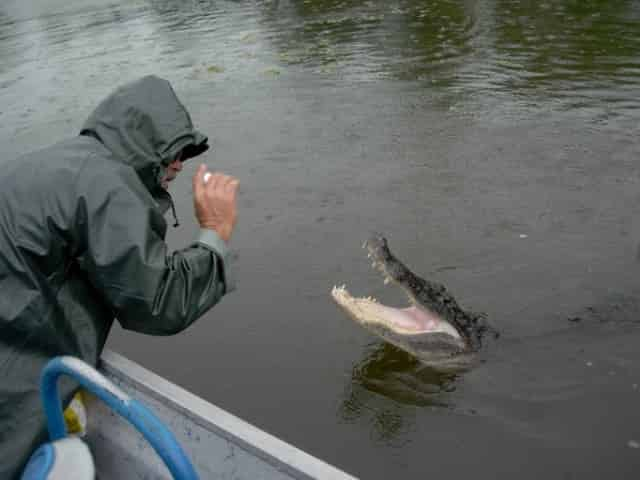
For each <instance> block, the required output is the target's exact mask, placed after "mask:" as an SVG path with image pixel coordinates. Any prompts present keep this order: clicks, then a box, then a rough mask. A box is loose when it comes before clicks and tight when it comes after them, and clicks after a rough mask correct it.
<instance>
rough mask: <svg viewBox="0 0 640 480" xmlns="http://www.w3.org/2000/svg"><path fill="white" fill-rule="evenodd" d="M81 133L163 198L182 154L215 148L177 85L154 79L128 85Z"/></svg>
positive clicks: (107, 101) (101, 106) (95, 113)
mask: <svg viewBox="0 0 640 480" xmlns="http://www.w3.org/2000/svg"><path fill="white" fill-rule="evenodd" d="M80 134H81V135H89V136H92V137H95V138H96V139H98V140H99V141H100V142H102V144H104V146H105V147H107V149H109V150H110V151H111V152H112V153H113V156H114V158H115V159H116V161H119V162H122V163H125V164H127V165H130V166H131V167H133V168H134V169H135V170H136V172H137V173H138V176H139V177H140V180H141V181H142V183H144V185H145V186H146V187H147V189H148V190H149V192H150V193H151V194H152V195H153V196H154V197H155V198H156V199H157V200H163V199H166V198H167V197H168V194H167V192H166V191H165V190H164V188H162V186H161V184H160V181H161V179H162V176H163V175H164V173H165V171H166V168H167V166H168V165H169V164H170V163H171V162H172V161H173V160H174V159H175V158H176V155H177V154H178V152H182V160H183V161H184V160H187V159H189V158H192V157H195V156H196V155H200V154H201V153H203V152H204V151H206V150H207V149H208V148H209V145H208V144H207V137H206V136H205V135H203V134H202V133H200V132H199V131H197V130H196V129H195V128H194V127H193V123H192V121H191V117H190V115H189V112H187V109H186V108H185V107H184V106H183V105H182V103H181V102H180V100H178V97H177V96H176V94H175V92H174V91H173V88H172V87H171V84H170V83H169V82H168V81H167V80H164V79H162V78H159V77H156V76H153V75H151V76H147V77H143V78H141V79H139V80H136V81H134V82H131V83H128V84H126V85H123V86H122V87H120V88H118V89H117V90H115V91H114V92H113V93H112V94H111V95H109V96H108V97H107V98H105V99H104V100H103V101H102V102H101V103H100V104H99V105H98V107H97V108H96V109H95V110H94V111H93V113H92V114H91V115H90V116H89V118H88V119H87V121H86V122H85V124H84V125H83V127H82V130H81V132H80ZM169 198H170V197H169Z"/></svg>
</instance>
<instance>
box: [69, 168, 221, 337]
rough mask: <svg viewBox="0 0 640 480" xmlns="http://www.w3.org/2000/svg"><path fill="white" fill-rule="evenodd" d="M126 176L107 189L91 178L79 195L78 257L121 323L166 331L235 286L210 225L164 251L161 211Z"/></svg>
mask: <svg viewBox="0 0 640 480" xmlns="http://www.w3.org/2000/svg"><path fill="white" fill-rule="evenodd" d="M125 180H126V179H125ZM128 180H129V181H128V182H127V181H125V182H124V183H121V184H120V185H117V186H116V187H115V188H111V189H109V190H105V188H104V187H102V186H100V185H95V189H94V190H93V191H91V192H89V191H87V194H86V196H84V197H83V198H82V199H81V205H82V206H81V208H80V210H84V211H83V212H81V213H80V214H79V215H77V217H78V218H79V220H76V221H77V222H79V223H80V224H81V226H80V231H81V232H83V236H84V242H82V243H83V244H84V248H83V253H82V254H81V255H80V256H79V264H80V267H81V268H82V269H83V270H84V271H85V272H86V274H87V276H88V278H89V281H90V282H91V283H92V284H93V286H94V287H95V289H96V290H97V291H98V292H101V294H102V296H103V299H104V300H105V301H106V302H107V304H108V305H110V306H111V307H112V308H113V310H114V315H115V317H116V318H117V319H118V321H119V322H120V324H121V325H122V327H123V328H126V329H129V330H135V331H137V332H141V333H147V334H152V335H171V334H174V333H177V332H180V331H181V330H184V329H185V328H187V327H188V326H189V325H191V324H192V323H193V322H194V321H195V320H196V319H198V318H199V317H200V316H201V315H203V314H204V313H205V312H206V311H207V310H209V309H210V308H211V307H212V306H213V305H215V304H216V303H217V302H218V301H219V300H220V299H221V298H222V296H223V295H225V294H226V293H228V292H229V291H231V290H232V289H233V286H232V282H231V278H230V273H229V271H228V270H229V266H228V264H229V255H228V252H227V249H226V245H225V244H224V242H223V241H222V240H221V239H220V237H218V235H217V234H216V233H215V232H214V231H213V230H201V232H200V235H199V236H198V238H197V240H196V241H194V242H193V244H191V245H190V246H189V247H187V248H184V249H181V250H177V251H174V252H172V253H169V252H168V247H167V245H166V243H165V241H164V235H165V231H166V222H165V220H164V218H163V217H162V215H161V214H160V212H159V211H158V210H157V209H156V208H155V205H153V204H152V202H151V201H150V196H149V194H148V193H147V192H146V190H144V191H141V189H140V187H139V186H138V185H139V184H137V179H135V180H134V179H128ZM121 182H122V180H121ZM142 188H143V187H142Z"/></svg>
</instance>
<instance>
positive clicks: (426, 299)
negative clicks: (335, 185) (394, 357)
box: [331, 235, 490, 364]
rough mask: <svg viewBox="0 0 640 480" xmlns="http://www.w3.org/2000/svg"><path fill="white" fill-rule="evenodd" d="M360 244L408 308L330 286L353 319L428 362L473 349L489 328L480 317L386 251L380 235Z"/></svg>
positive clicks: (434, 362) (336, 299)
mask: <svg viewBox="0 0 640 480" xmlns="http://www.w3.org/2000/svg"><path fill="white" fill-rule="evenodd" d="M363 248H366V249H367V250H368V257H369V258H371V259H372V260H373V263H372V266H373V267H374V268H375V269H377V270H378V271H379V272H380V273H381V274H382V275H383V277H384V282H385V284H387V283H393V284H395V285H397V286H399V287H400V288H402V290H404V292H405V293H406V294H407V296H408V297H409V302H410V304H411V305H410V306H408V307H407V308H395V307H391V306H387V305H383V304H382V303H380V302H378V301H377V300H376V299H375V298H372V297H353V296H352V295H351V294H350V293H349V292H348V291H347V289H346V287H345V286H344V285H343V286H340V287H333V289H332V291H331V296H332V297H333V299H334V300H335V301H336V303H337V304H338V305H339V306H340V307H341V308H342V309H343V310H345V312H346V313H347V314H348V315H349V316H350V317H351V318H353V319H354V320H355V321H356V322H357V323H359V324H361V325H362V326H363V327H365V328H367V329H368V330H370V331H371V332H373V333H375V334H376V335H378V336H380V337H382V338H383V339H384V340H386V341H388V342H390V343H392V344H394V345H396V346H397V347H399V348H401V349H403V350H405V351H408V352H410V353H413V354H414V355H416V356H417V357H419V358H420V359H421V360H423V361H425V360H426V361H427V363H433V364H438V363H441V361H442V360H443V359H447V358H451V357H453V356H456V355H460V354H465V353H472V352H474V351H476V350H478V349H479V348H480V346H481V345H480V341H481V338H482V336H483V334H484V333H485V332H486V331H487V330H489V329H490V327H489V326H488V325H487V324H486V323H485V321H484V317H483V315H479V314H475V313H471V312H466V311H464V310H463V309H462V308H461V307H460V306H459V305H458V302H457V301H456V300H455V298H454V297H453V296H452V295H451V294H450V293H449V292H448V291H447V289H446V288H445V287H444V286H443V285H441V284H439V283H436V282H431V281H429V280H425V279H423V278H421V277H419V276H417V275H416V274H414V273H413V272H412V271H411V270H409V269H408V268H407V267H406V266H405V265H404V264H403V263H402V262H401V261H400V260H398V259H397V258H396V257H395V256H394V255H393V254H392V253H391V251H390V250H389V247H388V244H387V240H386V239H385V238H384V237H383V236H382V235H373V236H372V237H371V238H369V240H367V241H366V242H365V243H364V245H363Z"/></svg>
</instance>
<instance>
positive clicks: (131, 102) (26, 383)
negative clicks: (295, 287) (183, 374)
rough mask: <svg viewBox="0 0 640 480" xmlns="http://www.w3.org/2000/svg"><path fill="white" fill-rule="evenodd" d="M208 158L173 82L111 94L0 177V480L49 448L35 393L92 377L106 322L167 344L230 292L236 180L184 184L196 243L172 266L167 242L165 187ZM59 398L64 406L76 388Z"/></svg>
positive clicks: (201, 178)
mask: <svg viewBox="0 0 640 480" xmlns="http://www.w3.org/2000/svg"><path fill="white" fill-rule="evenodd" d="M207 148H208V145H207V137H205V136H204V135H202V134H201V133H199V132H198V131H196V130H195V129H194V128H193V125H192V123H191V118H190V116H189V113H188V112H187V111H186V109H185V108H184V106H183V105H182V104H181V103H180V101H179V100H178V98H177V97H176V95H175V93H174V91H173V89H172V88H171V85H170V84H169V82H167V81H165V80H162V79H160V78H157V77H153V76H150V77H144V78H142V79H140V80H138V81H136V82H133V83H130V84H128V85H125V86H123V87H121V88H119V89H117V90H116V91H115V92H113V93H112V94H111V95H110V96H109V97H108V98H106V99H105V100H104V101H103V102H102V103H101V104H100V105H99V106H98V107H97V109H96V110H95V111H94V112H93V113H92V114H91V116H90V117H89V119H88V120H87V122H86V123H85V125H84V126H83V128H82V131H81V133H80V135H79V136H78V137H75V138H72V139H70V140H66V141H63V142H61V143H58V144H56V145H53V146H51V147H48V148H46V149H44V150H40V151H37V152H34V153H30V154H28V155H26V156H23V157H21V158H19V159H17V160H15V161H13V162H5V163H4V164H3V167H2V170H1V171H0V206H1V207H0V478H1V479H5V478H16V477H17V476H19V474H20V471H21V469H22V468H23V466H24V464H25V462H26V460H27V459H28V457H29V455H30V454H31V453H32V451H33V450H34V449H35V448H36V447H37V446H38V444H40V443H41V442H42V441H44V440H46V437H45V423H44V418H43V414H42V408H41V405H40V397H39V392H38V380H39V375H40V371H41V369H42V367H43V365H44V364H45V363H46V362H47V361H48V360H49V359H50V358H52V357H54V356H56V355H73V356H76V357H79V358H81V359H83V360H85V361H87V362H88V363H90V364H92V365H96V364H97V363H98V360H99V358H100V354H101V352H102V349H103V347H104V344H105V341H106V339H107V335H108V333H109V329H110V328H111V325H112V323H113V319H114V318H116V319H117V320H118V321H119V322H120V324H121V325H122V327H124V328H126V329H130V330H135V331H137V332H143V333H147V334H152V335H171V334H174V333H177V332H180V331H181V330H183V329H185V328H187V327H188V326H189V325H191V323H193V322H194V321H195V320H196V319H198V317H200V316H201V315H202V314H204V313H205V312H206V311H207V310H209V309H210V308H211V307H212V306H213V305H215V304H216V303H217V302H218V301H219V300H220V299H221V297H222V296H223V295H225V294H226V293H228V292H229V291H230V290H231V289H232V288H233V287H232V284H231V280H230V272H229V265H228V258H227V245H226V244H227V242H228V241H229V238H230V236H231V233H232V231H233V228H234V225H235V221H236V192H237V188H238V181H237V180H236V179H235V178H233V177H230V176H227V175H223V174H221V173H212V174H209V175H205V173H206V167H204V165H201V166H200V168H199V169H198V172H197V173H196V175H195V176H194V179H193V187H194V206H195V214H196V217H197V219H198V222H199V224H200V227H201V229H200V232H199V234H198V235H197V237H196V239H195V240H194V242H193V243H192V244H191V245H190V246H188V247H186V248H184V249H182V250H178V251H174V252H171V253H170V252H169V251H168V249H167V245H166V243H165V241H164V239H165V233H166V230H167V224H166V222H165V220H164V218H163V214H164V213H165V212H166V211H167V210H168V209H169V208H170V207H173V203H172V200H171V196H170V195H169V193H168V192H167V190H166V187H167V185H168V182H170V181H171V180H173V178H175V176H176V175H177V173H178V172H179V171H180V169H181V168H182V163H181V162H182V161H184V160H187V159H188V158H191V157H195V156H196V155H199V154H201V153H202V152H204V151H205V150H207ZM174 213H175V212H174ZM174 216H175V215H174ZM61 387H62V391H63V393H64V396H65V399H69V398H70V397H71V394H72V390H73V385H72V382H64V381H63V382H62V383H61Z"/></svg>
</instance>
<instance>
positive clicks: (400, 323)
mask: <svg viewBox="0 0 640 480" xmlns="http://www.w3.org/2000/svg"><path fill="white" fill-rule="evenodd" d="M378 308H380V309H381V310H382V311H383V312H384V315H385V318H386V319H387V320H388V321H389V322H390V323H392V324H393V325H395V326H397V327H398V328H400V329H403V330H409V331H413V332H416V333H418V332H428V331H431V330H434V329H435V328H436V327H437V326H438V324H439V323H440V319H439V318H438V317H437V316H436V315H434V314H433V313H431V312H428V311H427V310H424V309H422V308H419V307H416V306H411V307H407V308H393V307H387V306H385V305H378Z"/></svg>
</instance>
